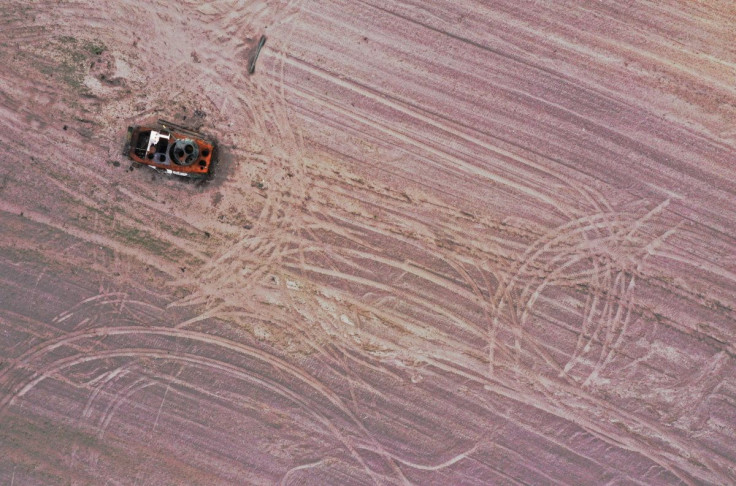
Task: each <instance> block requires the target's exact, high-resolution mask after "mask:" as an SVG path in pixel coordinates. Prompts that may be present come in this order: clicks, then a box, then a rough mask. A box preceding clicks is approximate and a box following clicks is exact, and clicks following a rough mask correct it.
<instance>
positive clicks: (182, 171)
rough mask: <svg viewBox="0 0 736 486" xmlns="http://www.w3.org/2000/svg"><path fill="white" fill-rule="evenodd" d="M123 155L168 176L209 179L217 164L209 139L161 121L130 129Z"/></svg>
mask: <svg viewBox="0 0 736 486" xmlns="http://www.w3.org/2000/svg"><path fill="white" fill-rule="evenodd" d="M123 155H126V156H127V157H129V158H131V159H132V160H133V161H135V162H138V163H139V164H145V165H148V166H150V167H152V168H154V169H156V170H159V171H161V172H165V173H167V174H175V175H179V176H184V177H189V178H193V179H208V178H209V177H210V175H211V174H212V167H213V164H214V160H215V143H214V141H213V140H211V139H210V138H208V137H207V136H206V135H203V134H201V133H198V132H195V131H192V130H189V129H188V128H185V127H183V126H181V125H177V124H175V123H171V122H168V121H166V120H158V122H156V123H153V124H150V125H137V126H132V127H128V135H127V138H126V143H125V148H124V149H123Z"/></svg>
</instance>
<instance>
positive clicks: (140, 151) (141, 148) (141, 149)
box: [134, 130, 151, 158]
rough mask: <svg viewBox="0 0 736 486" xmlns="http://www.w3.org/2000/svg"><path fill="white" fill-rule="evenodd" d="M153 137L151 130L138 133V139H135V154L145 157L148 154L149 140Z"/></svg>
mask: <svg viewBox="0 0 736 486" xmlns="http://www.w3.org/2000/svg"><path fill="white" fill-rule="evenodd" d="M150 138H151V130H147V131H145V132H141V133H139V134H138V140H136V141H135V152H134V153H135V155H136V156H137V157H140V158H143V157H145V156H146V149H147V148H148V140H149V139H150Z"/></svg>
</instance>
